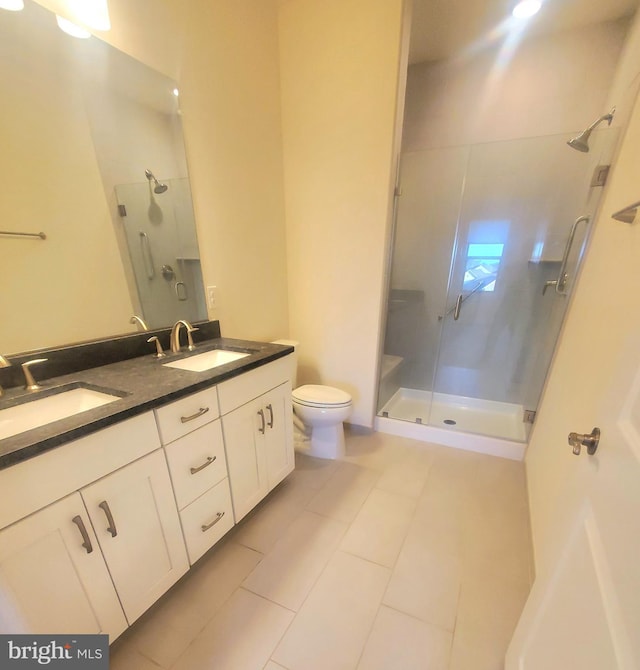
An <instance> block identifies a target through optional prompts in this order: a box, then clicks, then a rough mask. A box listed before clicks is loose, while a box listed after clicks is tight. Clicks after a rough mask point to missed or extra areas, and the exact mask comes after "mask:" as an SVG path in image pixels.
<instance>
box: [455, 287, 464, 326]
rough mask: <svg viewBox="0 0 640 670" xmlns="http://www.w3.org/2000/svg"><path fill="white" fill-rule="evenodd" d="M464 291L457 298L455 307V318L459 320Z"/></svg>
mask: <svg viewBox="0 0 640 670" xmlns="http://www.w3.org/2000/svg"><path fill="white" fill-rule="evenodd" d="M462 301H463V298H462V293H458V297H457V298H456V306H455V307H454V308H453V320H454V321H457V320H458V319H459V318H460V310H461V309H462Z"/></svg>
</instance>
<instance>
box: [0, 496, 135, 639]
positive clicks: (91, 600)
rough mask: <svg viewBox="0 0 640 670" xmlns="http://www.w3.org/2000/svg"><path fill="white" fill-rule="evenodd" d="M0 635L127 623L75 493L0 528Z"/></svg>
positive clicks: (112, 630) (112, 629)
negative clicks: (0, 529) (2, 528)
mask: <svg viewBox="0 0 640 670" xmlns="http://www.w3.org/2000/svg"><path fill="white" fill-rule="evenodd" d="M0 594H1V595H0V633H42V634H45V633H69V634H83V633H108V634H109V635H111V637H112V639H115V638H116V637H117V636H118V635H120V633H122V632H123V631H124V630H125V629H126V627H127V620H126V619H125V617H124V614H123V612H122V608H121V607H120V603H119V602H118V596H117V595H116V592H115V589H114V588H113V584H112V582H111V577H110V576H109V572H108V570H107V566H106V564H105V562H104V558H103V556H102V553H101V551H100V547H99V546H98V541H97V539H96V536H95V534H94V532H93V528H92V526H91V523H90V521H89V516H88V514H87V511H86V509H85V507H84V504H83V502H82V498H81V497H80V494H78V493H73V494H71V495H70V496H67V497H66V498H63V499H62V500H59V501H58V502H56V503H53V504H52V505H49V506H48V507H45V508H44V509H42V510H40V511H39V512H36V513H35V514H32V515H31V516H28V517H27V518H26V519H23V520H22V521H19V522H18V523H15V524H13V525H11V526H9V527H8V528H5V529H4V530H2V531H0Z"/></svg>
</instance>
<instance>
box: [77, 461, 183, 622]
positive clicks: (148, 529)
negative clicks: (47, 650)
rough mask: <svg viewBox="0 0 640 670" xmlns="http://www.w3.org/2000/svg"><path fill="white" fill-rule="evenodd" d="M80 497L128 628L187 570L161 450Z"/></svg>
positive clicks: (134, 463) (177, 519) (121, 470)
mask: <svg viewBox="0 0 640 670" xmlns="http://www.w3.org/2000/svg"><path fill="white" fill-rule="evenodd" d="M81 493H82V497H83V499H84V501H85V504H86V506H87V510H88V512H89V516H90V517H91V523H92V524H93V527H94V529H95V531H96V536H97V537H98V541H99V543H100V546H101V547H102V552H103V554H104V557H105V560H106V562H107V566H108V568H109V572H110V573H111V576H112V578H113V583H114V584H115V587H116V590H117V592H118V595H119V596H120V602H121V603H122V607H123V609H124V611H125V614H126V615H127V619H128V620H129V623H130V624H131V623H133V622H134V621H135V620H136V619H137V618H138V617H139V616H140V615H141V614H142V613H143V612H144V611H145V610H146V609H147V608H149V607H150V606H151V605H152V604H153V603H154V602H155V601H156V600H158V598H159V597H160V596H161V595H162V594H163V593H164V592H165V591H166V590H167V589H168V588H169V587H170V586H172V585H173V584H174V583H175V582H176V581H178V579H179V578H180V577H181V576H182V575H183V574H184V573H185V572H186V571H187V569H188V568H189V563H188V561H187V554H186V549H185V546H184V540H183V537H182V530H181V528H180V519H179V517H178V511H177V509H176V504H175V500H174V497H173V489H172V488H171V480H170V479H169V471H168V470H167V464H166V461H165V458H164V455H163V453H162V450H158V451H154V452H153V453H151V454H149V455H148V456H145V457H144V458H141V459H139V460H137V461H134V462H133V463H130V464H129V465H127V466H125V467H124V468H121V469H120V470H116V472H113V473H111V474H110V475H107V476H106V477H103V478H102V479H100V480H98V481H97V482H94V483H93V484H90V485H89V486H87V487H86V488H84V489H82V491H81Z"/></svg>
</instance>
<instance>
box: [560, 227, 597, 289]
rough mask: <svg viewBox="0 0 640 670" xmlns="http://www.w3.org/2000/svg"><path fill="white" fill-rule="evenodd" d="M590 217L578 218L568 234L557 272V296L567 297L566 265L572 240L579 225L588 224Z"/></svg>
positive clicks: (567, 276)
mask: <svg viewBox="0 0 640 670" xmlns="http://www.w3.org/2000/svg"><path fill="white" fill-rule="evenodd" d="M589 219H590V217H588V216H579V217H578V218H577V219H576V220H575V221H574V222H573V225H572V226H571V231H570V232H569V237H568V238H567V244H566V245H565V247H564V254H563V255H562V262H561V263H560V270H559V272H558V279H557V283H556V293H557V294H558V295H567V293H566V291H565V289H566V288H567V279H568V278H569V275H568V274H567V263H568V262H569V254H570V253H571V247H572V246H573V239H574V237H575V236H576V229H577V228H578V225H579V224H581V223H589Z"/></svg>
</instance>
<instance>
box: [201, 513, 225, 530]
mask: <svg viewBox="0 0 640 670" xmlns="http://www.w3.org/2000/svg"><path fill="white" fill-rule="evenodd" d="M223 516H224V512H217V513H216V518H215V519H214V520H213V521H212V522H211V523H206V524H203V525H202V526H200V529H201V530H202V532H203V533H206V532H207V531H208V530H209V528H213V527H214V526H215V525H216V524H217V523H218V521H220V519H222V517H223Z"/></svg>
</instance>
